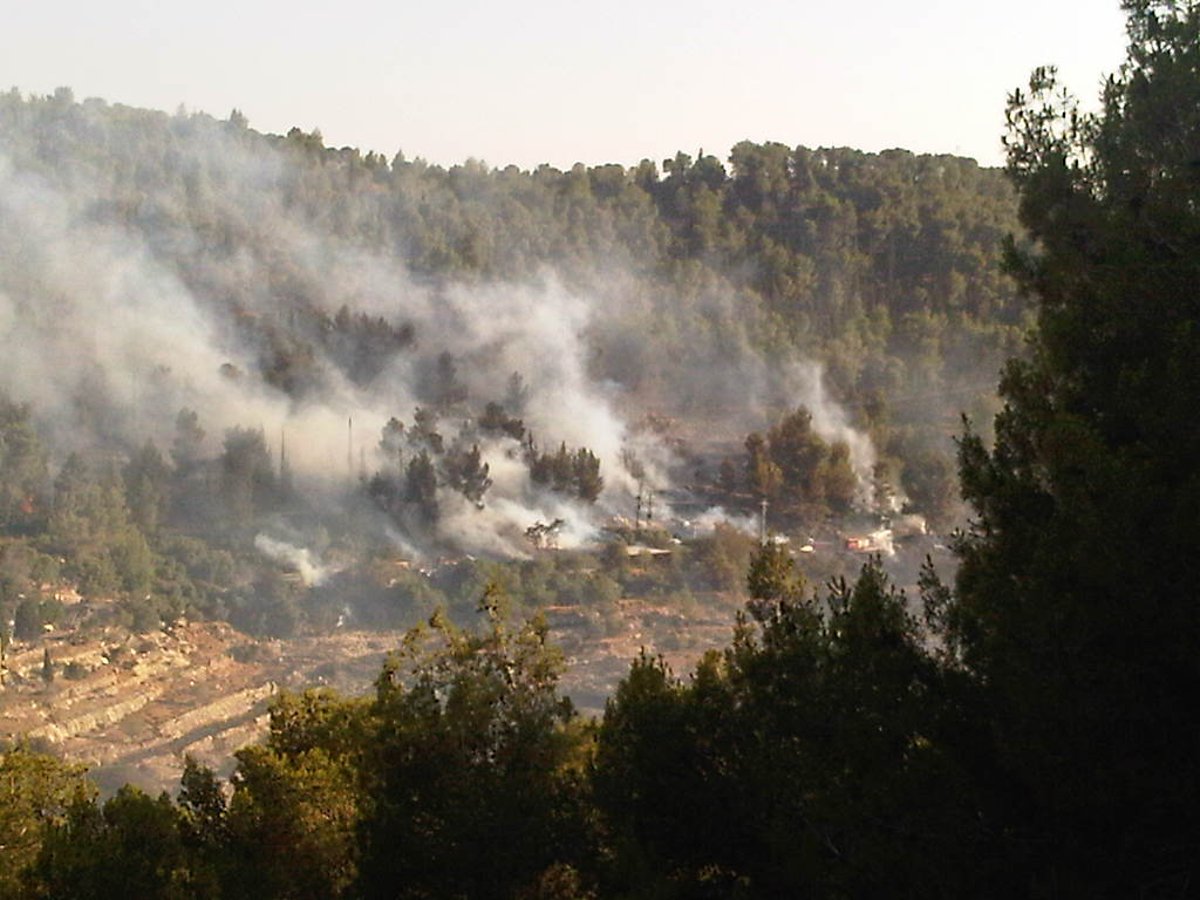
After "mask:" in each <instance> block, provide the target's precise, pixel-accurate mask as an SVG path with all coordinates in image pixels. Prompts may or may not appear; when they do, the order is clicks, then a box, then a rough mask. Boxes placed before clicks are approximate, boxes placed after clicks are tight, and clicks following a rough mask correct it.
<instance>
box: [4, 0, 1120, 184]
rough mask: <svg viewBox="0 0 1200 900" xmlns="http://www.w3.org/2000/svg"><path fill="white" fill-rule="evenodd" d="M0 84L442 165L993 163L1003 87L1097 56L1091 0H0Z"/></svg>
mask: <svg viewBox="0 0 1200 900" xmlns="http://www.w3.org/2000/svg"><path fill="white" fill-rule="evenodd" d="M0 13H2V15H0V23H3V24H2V26H0V88H8V87H17V88H18V89H20V90H21V91H23V92H25V93H35V94H46V93H50V92H52V91H53V90H54V89H55V88H56V87H59V86H68V87H71V88H72V89H73V90H74V91H75V96H76V97H77V98H78V99H83V98H85V97H102V98H104V99H105V100H108V101H109V102H113V103H124V104H127V105H131V106H144V107H152V108H157V109H164V110H168V111H174V110H175V109H177V108H178V107H179V106H180V105H181V104H182V105H184V106H185V107H186V108H187V109H189V110H200V111H204V112H208V113H211V114H213V115H214V116H217V117H219V118H224V117H226V116H227V115H228V114H229V111H230V110H231V109H233V108H234V107H236V108H238V109H240V110H242V112H243V113H245V115H246V116H247V117H248V118H249V120H250V125H251V127H253V128H256V129H258V130H259V131H269V132H286V131H287V130H288V129H289V128H290V127H292V126H293V125H298V126H300V127H301V128H303V129H304V130H306V131H307V130H310V129H312V128H319V129H320V130H321V132H322V134H323V135H324V136H325V142H326V144H327V145H329V146H342V145H346V144H349V145H353V146H357V147H360V148H362V149H363V150H364V151H365V150H378V151H381V152H383V153H385V154H386V155H388V156H389V157H390V156H391V155H392V154H394V153H395V152H396V151H397V150H400V149H402V150H403V151H404V152H405V154H406V155H407V156H409V157H414V156H423V157H425V158H426V159H428V160H430V161H431V162H436V163H441V164H443V165H450V164H453V163H457V162H462V161H463V160H465V159H467V158H468V157H475V158H478V159H483V160H485V161H486V162H487V163H488V164H490V165H493V166H503V165H507V164H509V163H515V164H516V165H518V166H520V167H522V168H530V167H533V166H537V165H538V164H540V163H543V162H549V163H551V164H552V165H555V166H558V167H560V168H566V167H568V166H570V165H571V164H572V163H574V162H577V161H579V162H585V163H588V164H589V165H590V164H596V163H603V162H620V163H625V164H633V163H635V162H637V161H638V160H639V159H642V158H644V157H648V158H651V159H654V160H661V159H662V158H664V157H666V156H671V155H674V153H675V151H676V150H684V151H685V152H688V153H691V154H693V155H694V154H695V153H696V151H697V150H698V149H700V148H703V149H704V150H705V151H706V152H708V153H714V154H716V155H717V156H719V157H722V158H724V157H726V156H727V155H728V151H729V148H730V147H732V146H733V145H734V144H735V143H737V142H738V141H740V140H744V139H750V140H754V141H766V140H775V141H781V142H783V143H786V144H789V145H797V144H804V145H806V146H809V147H818V146H851V147H857V148H860V149H863V150H880V149H884V148H887V147H905V148H908V149H910V150H914V151H919V152H946V153H955V154H960V155H964V156H973V157H975V158H976V159H978V160H979V161H980V162H981V163H984V164H998V163H1000V161H1001V151H1000V145H999V138H1000V134H1001V132H1002V129H1003V121H1004V119H1003V113H1004V101H1005V96H1006V95H1007V93H1008V92H1009V91H1010V90H1011V89H1012V88H1014V87H1017V86H1019V85H1021V84H1023V83H1024V82H1025V81H1026V79H1027V77H1028V74H1029V70H1030V69H1032V68H1033V67H1034V66H1037V65H1041V64H1044V63H1050V62H1053V63H1056V64H1057V65H1058V66H1059V70H1060V72H1061V73H1062V74H1063V77H1064V80H1065V81H1066V83H1067V84H1068V85H1070V86H1071V87H1072V89H1074V90H1075V91H1076V92H1077V93H1078V94H1080V95H1081V96H1082V97H1084V98H1086V99H1088V100H1091V99H1092V98H1094V96H1095V95H1096V94H1097V92H1098V90H1099V85H1100V83H1101V77H1102V75H1103V74H1105V73H1107V72H1110V71H1112V70H1114V69H1116V67H1117V66H1118V65H1119V64H1120V62H1121V60H1122V58H1123V52H1124V41H1125V36H1124V24H1123V18H1122V15H1121V13H1120V10H1119V8H1118V4H1117V2H1115V0H1112V2H1109V0H1090V2H1085V0H1008V2H1005V3H977V2H971V0H967V2H964V0H911V2H907V3H905V2H897V0H859V2H858V3H833V2H829V0H824V2H819V3H818V2H809V0H792V2H784V0H743V2H741V3H735V2H732V0H724V2H720V3H717V2H711V0H687V2H683V0H639V2H632V0H608V2H601V3H589V4H583V3H575V2H571V0H557V2H550V0H510V2H507V3H502V2H490V3H487V2H481V0H458V2H454V3H445V4H435V3H432V2H424V3H413V2H406V0H388V2H376V0H358V2H343V3H336V4H335V3H328V2H315V0H288V2H282V0H241V2H237V3H234V2H229V0H205V2H196V0H191V2H188V3H180V2H177V0H103V2H96V0H86V2H81V0H60V2H57V3H37V2H34V0H17V2H12V0H0Z"/></svg>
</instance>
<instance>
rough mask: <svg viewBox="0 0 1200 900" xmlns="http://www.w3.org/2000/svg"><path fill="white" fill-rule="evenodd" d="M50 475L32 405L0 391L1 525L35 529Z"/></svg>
mask: <svg viewBox="0 0 1200 900" xmlns="http://www.w3.org/2000/svg"><path fill="white" fill-rule="evenodd" d="M48 478H49V475H48V472H47V469H46V454H45V451H44V450H43V449H42V445H41V441H40V440H39V439H38V435H37V432H36V431H35V430H34V428H33V424H32V423H31V422H30V418H29V407H28V406H25V405H22V404H17V403H14V402H13V401H12V400H10V399H9V398H8V397H7V396H6V395H4V394H3V393H0V528H2V529H4V530H5V531H17V532H22V531H28V530H30V529H35V528H36V527H37V525H38V523H39V521H40V516H41V514H42V509H41V508H42V504H43V493H44V491H45V489H46V483H47V481H48Z"/></svg>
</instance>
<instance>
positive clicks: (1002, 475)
mask: <svg viewBox="0 0 1200 900" xmlns="http://www.w3.org/2000/svg"><path fill="white" fill-rule="evenodd" d="M1123 7H1124V9H1125V11H1126V12H1127V14H1128V21H1129V37H1130V47H1129V55H1128V60H1127V62H1126V64H1125V66H1124V67H1123V68H1122V69H1121V71H1120V72H1119V73H1118V74H1117V75H1115V76H1113V77H1112V78H1110V79H1109V81H1108V82H1107V84H1106V86H1105V89H1104V95H1103V108H1102V110H1101V111H1100V112H1099V113H1098V114H1096V115H1084V114H1082V113H1081V112H1080V111H1079V110H1078V108H1077V107H1076V106H1075V105H1074V104H1073V102H1072V101H1070V99H1069V98H1066V97H1065V95H1063V94H1062V93H1061V92H1059V91H1058V89H1057V85H1056V82H1055V77H1054V71H1053V70H1052V69H1042V70H1038V71H1037V72H1035V73H1034V76H1033V79H1032V80H1031V84H1030V91H1029V92H1028V93H1024V92H1017V93H1015V94H1014V95H1013V97H1012V98H1011V102H1010V106H1009V110H1008V122H1009V138H1008V140H1007V146H1008V159H1009V166H1008V168H1009V173H1010V175H1011V176H1012V177H1013V179H1014V181H1015V183H1016V185H1017V187H1018V189H1019V190H1020V194H1021V218H1022V221H1023V223H1024V224H1025V226H1026V227H1027V228H1028V229H1029V233H1030V234H1031V236H1032V237H1033V238H1034V240H1035V242H1036V243H1035V244H1034V245H1033V246H1032V247H1024V246H1016V245H1015V244H1014V245H1012V246H1011V247H1010V250H1009V264H1010V269H1011V271H1012V272H1013V273H1014V274H1015V276H1016V278H1017V280H1018V283H1019V284H1020V286H1021V287H1022V288H1023V289H1024V291H1025V292H1027V293H1028V294H1029V295H1031V296H1032V297H1034V298H1035V299H1036V300H1037V302H1038V328H1037V331H1036V336H1035V338H1034V339H1033V341H1032V346H1031V353H1030V355H1029V358H1028V359H1027V360H1024V361H1021V362H1014V363H1011V364H1010V365H1009V366H1008V368H1007V370H1006V372H1005V374H1004V377H1003V380H1002V383H1001V391H1002V395H1003V397H1004V399H1005V401H1006V405H1005V407H1004V409H1003V411H1002V412H1001V413H1000V414H999V415H998V417H997V419H996V423H995V424H996V436H995V445H994V447H992V448H991V449H988V448H986V447H985V445H984V443H983V442H982V441H981V440H980V439H979V438H978V437H976V436H972V435H968V436H967V437H966V438H965V439H964V441H963V442H962V446H961V458H960V463H961V475H962V485H963V492H964V495H965V497H966V499H967V500H969V501H970V502H971V503H972V504H973V506H974V508H975V511H976V519H975V521H974V523H973V526H972V528H971V530H970V532H969V533H968V534H967V535H966V536H965V537H964V538H963V539H962V541H961V542H960V546H959V550H960V553H961V556H962V568H961V570H960V572H959V576H958V582H957V599H956V601H955V602H954V604H953V606H952V608H951V610H950V613H951V624H952V628H953V631H952V636H953V638H954V640H955V641H956V642H957V644H958V647H959V648H960V650H961V660H962V662H963V663H964V664H965V666H966V668H967V669H968V671H969V672H971V673H972V674H974V675H975V676H977V680H978V683H979V684H980V685H981V686H982V691H983V700H984V701H985V703H986V708H987V709H988V711H989V716H990V722H989V725H990V731H991V734H992V736H993V744H994V746H993V750H992V752H993V754H994V761H995V764H996V766H997V770H998V771H999V773H1000V778H1001V785H1002V789H1003V791H1004V792H1005V794H1006V795H1007V796H1008V797H1009V798H1010V811H1009V813H1008V818H1007V820H1006V821H1005V822H1002V823H998V824H999V828H998V833H1000V834H1001V835H1003V837H1004V838H1005V840H1006V841H1007V845H1008V850H1009V852H1010V853H1012V854H1015V855H1017V856H1018V857H1019V858H1020V859H1022V860H1024V863H1025V864H1024V865H1023V866H1022V870H1023V871H1024V872H1025V873H1027V878H1028V880H1027V881H1026V883H1025V884H1024V885H1022V886H1021V888H1022V890H1025V889H1029V890H1032V891H1035V892H1038V893H1046V894H1051V893H1053V894H1055V895H1059V896H1075V895H1079V896H1082V895H1085V894H1086V895H1091V896H1097V895H1102V894H1103V895H1120V896H1131V895H1137V894H1141V895H1146V894H1148V893H1154V892H1160V893H1159V894H1156V895H1164V896H1165V895H1167V894H1166V893H1161V892H1164V891H1165V892H1168V893H1169V892H1170V891H1175V892H1176V893H1177V894H1178V895H1180V896H1182V894H1183V893H1184V892H1186V885H1187V884H1189V883H1194V882H1195V880H1196V875H1197V864H1196V860H1197V859H1200V813H1198V809H1200V806H1198V804H1197V799H1198V798H1197V791H1198V786H1200V779H1198V777H1197V776H1198V775H1200V764H1198V762H1197V760H1200V731H1198V730H1197V729H1196V727H1195V723H1194V719H1193V717H1192V715H1191V713H1190V712H1189V711H1188V710H1189V709H1190V706H1191V702H1192V700H1191V698H1194V697H1195V696H1198V695H1200V655H1198V654H1197V652H1196V651H1197V648H1198V647H1200V605H1198V604H1197V603H1196V585H1197V584H1200V553H1197V535H1198V534H1200V466H1198V464H1197V461H1198V460H1200V427H1198V426H1197V423H1196V419H1195V414H1194V404H1195V398H1196V397H1197V396H1200V4H1197V3H1194V2H1171V0H1127V2H1125V3H1124V4H1123Z"/></svg>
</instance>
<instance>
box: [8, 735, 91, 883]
mask: <svg viewBox="0 0 1200 900" xmlns="http://www.w3.org/2000/svg"><path fill="white" fill-rule="evenodd" d="M83 773H84V768H83V767H82V766H76V765H68V764H66V763H63V762H61V761H60V760H58V759H56V758H54V757H52V756H48V755H46V754H43V753H36V752H34V751H32V750H30V749H29V748H27V747H24V746H21V745H18V746H15V747H13V746H9V747H3V746H0V897H3V898H10V897H11V898H15V897H19V896H22V894H21V883H22V873H23V872H24V871H25V870H26V869H27V868H28V867H29V866H31V865H32V864H33V863H34V861H35V860H36V859H37V857H38V854H39V853H40V852H41V848H42V841H43V835H44V829H45V828H46V827H48V826H51V825H59V824H61V823H63V822H64V821H65V820H66V818H67V815H68V810H69V809H70V808H71V807H72V805H73V804H75V803H77V802H85V801H88V800H90V798H91V797H93V796H94V795H95V788H94V787H92V785H91V784H90V783H89V782H88V781H86V780H85V778H84V774H83Z"/></svg>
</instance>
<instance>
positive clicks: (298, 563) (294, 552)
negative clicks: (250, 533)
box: [254, 534, 330, 587]
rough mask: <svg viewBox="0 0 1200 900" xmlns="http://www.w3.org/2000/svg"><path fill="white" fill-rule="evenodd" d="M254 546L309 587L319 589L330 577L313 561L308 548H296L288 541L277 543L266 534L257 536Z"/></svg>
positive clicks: (323, 568) (323, 567)
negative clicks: (292, 572)
mask: <svg viewBox="0 0 1200 900" xmlns="http://www.w3.org/2000/svg"><path fill="white" fill-rule="evenodd" d="M254 546H255V547H256V548H257V549H258V552H259V553H261V554H262V555H263V556H266V557H268V558H270V559H273V560H274V561H275V562H277V563H279V564H280V565H283V566H286V567H287V568H289V569H291V570H292V571H294V572H295V573H296V574H298V575H299V576H300V580H301V581H303V582H304V584H305V585H306V586H307V587H319V586H320V585H321V584H323V583H324V582H325V580H326V579H327V578H328V577H329V574H330V573H329V570H328V569H327V568H326V567H325V566H322V565H321V564H320V563H318V562H316V561H314V560H313V557H312V552H311V551H310V550H308V548H306V547H296V546H294V545H292V544H289V543H287V542H286V541H277V540H275V539H274V538H270V537H267V536H266V535H265V534H259V535H256V536H255V538H254Z"/></svg>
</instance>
